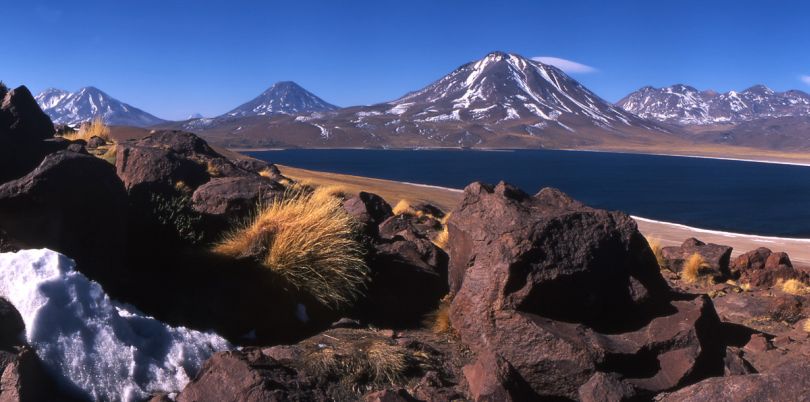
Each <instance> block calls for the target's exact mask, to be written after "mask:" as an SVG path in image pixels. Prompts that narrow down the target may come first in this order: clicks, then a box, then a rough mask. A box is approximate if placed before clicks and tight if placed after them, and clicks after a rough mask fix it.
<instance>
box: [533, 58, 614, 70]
mask: <svg viewBox="0 0 810 402" xmlns="http://www.w3.org/2000/svg"><path fill="white" fill-rule="evenodd" d="M532 60H534V61H539V62H541V63H543V64H550V65H552V66H554V67H557V68H559V69H560V70H563V71H565V72H566V73H572V74H588V73H595V72H597V71H599V70H597V69H596V68H594V67H591V66H588V65H585V64H582V63H577V62H575V61H573V60H566V59H561V58H559V57H551V56H538V57H532Z"/></svg>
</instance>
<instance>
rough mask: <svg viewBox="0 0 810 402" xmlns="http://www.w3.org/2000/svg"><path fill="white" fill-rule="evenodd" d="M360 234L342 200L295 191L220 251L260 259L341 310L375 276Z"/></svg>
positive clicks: (219, 247)
mask: <svg viewBox="0 0 810 402" xmlns="http://www.w3.org/2000/svg"><path fill="white" fill-rule="evenodd" d="M356 230H357V223H356V221H355V220H354V219H353V218H352V217H351V216H350V215H349V214H347V213H346V212H345V211H344V210H343V208H342V207H341V203H340V200H338V199H337V198H334V197H316V196H315V195H314V193H307V192H301V191H291V192H288V193H286V194H285V195H284V197H277V198H276V199H274V200H273V202H272V203H271V204H270V205H267V206H266V207H263V208H260V210H259V212H258V213H257V214H256V216H255V217H254V218H253V219H252V221H250V222H248V223H247V224H246V225H244V226H243V227H240V228H238V229H236V230H234V231H233V232H231V233H230V234H229V235H227V236H226V238H225V239H224V240H223V241H222V242H221V243H219V244H218V245H216V246H215V247H214V252H215V253H218V254H221V255H225V256H230V257H233V258H252V259H255V260H257V261H258V262H259V263H261V264H262V265H263V266H265V267H266V268H268V269H271V270H273V272H275V273H277V274H279V275H280V276H281V277H283V278H285V279H286V280H287V281H289V282H290V283H291V284H293V285H294V286H295V287H297V288H298V289H301V290H303V291H305V292H307V293H309V294H310V295H312V296H313V297H315V298H316V299H317V300H319V301H320V302H321V303H323V304H324V305H327V306H333V307H335V308H339V307H342V306H345V305H349V304H351V303H352V302H354V300H356V299H357V297H358V296H360V295H361V294H362V293H363V290H364V288H365V284H366V281H367V278H368V274H369V269H368V267H367V266H366V263H365V261H364V259H363V249H362V247H361V245H360V244H359V243H358V242H357V241H356V240H355V237H354V235H355V231H356Z"/></svg>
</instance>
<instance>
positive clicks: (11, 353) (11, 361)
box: [0, 298, 76, 402]
mask: <svg viewBox="0 0 810 402" xmlns="http://www.w3.org/2000/svg"><path fill="white" fill-rule="evenodd" d="M24 332H25V324H24V323H23V320H22V316H20V313H19V311H17V309H16V308H14V306H13V305H12V304H11V303H9V302H8V301H7V300H6V299H4V298H0V373H2V376H1V377H0V401H34V402H39V401H42V402H47V401H66V402H67V401H74V400H76V398H74V397H73V396H71V395H66V394H65V395H63V394H62V392H61V391H60V390H59V389H58V388H57V384H56V381H55V380H54V379H53V378H52V377H51V376H50V375H49V374H48V373H47V370H46V369H45V367H44V366H43V364H42V362H41V361H40V360H39V357H37V354H36V353H35V352H34V350H33V349H31V347H30V346H29V345H27V344H26V342H25V335H24Z"/></svg>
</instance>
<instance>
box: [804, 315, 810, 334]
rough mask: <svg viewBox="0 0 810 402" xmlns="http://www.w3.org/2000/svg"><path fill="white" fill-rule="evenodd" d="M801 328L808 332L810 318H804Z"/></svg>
mask: <svg viewBox="0 0 810 402" xmlns="http://www.w3.org/2000/svg"><path fill="white" fill-rule="evenodd" d="M802 329H803V330H804V332H810V318H808V319H806V320H804V324H803V325H802Z"/></svg>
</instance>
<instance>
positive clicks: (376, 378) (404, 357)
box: [304, 340, 409, 388]
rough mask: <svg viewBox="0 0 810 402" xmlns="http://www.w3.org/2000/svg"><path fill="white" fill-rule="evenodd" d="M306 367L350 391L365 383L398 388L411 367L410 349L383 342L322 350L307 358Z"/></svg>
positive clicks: (374, 341) (339, 346) (368, 342)
mask: <svg viewBox="0 0 810 402" xmlns="http://www.w3.org/2000/svg"><path fill="white" fill-rule="evenodd" d="M304 364H305V365H306V367H307V369H308V370H309V371H310V372H312V374H314V375H316V376H318V377H332V378H335V379H337V380H339V382H340V383H341V384H344V385H346V386H348V387H349V388H355V387H356V385H358V384H361V383H374V384H385V383H388V384H396V383H398V382H400V381H401V380H402V377H403V374H404V373H405V371H406V370H407V369H408V366H409V355H408V351H407V349H405V348H404V347H402V346H399V345H396V344H390V343H388V342H385V341H382V340H371V341H367V342H366V341H364V342H362V343H361V344H359V345H352V344H348V345H336V346H332V347H324V348H320V349H318V350H316V351H314V352H312V353H310V354H308V355H307V356H306V357H305V358H304Z"/></svg>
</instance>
